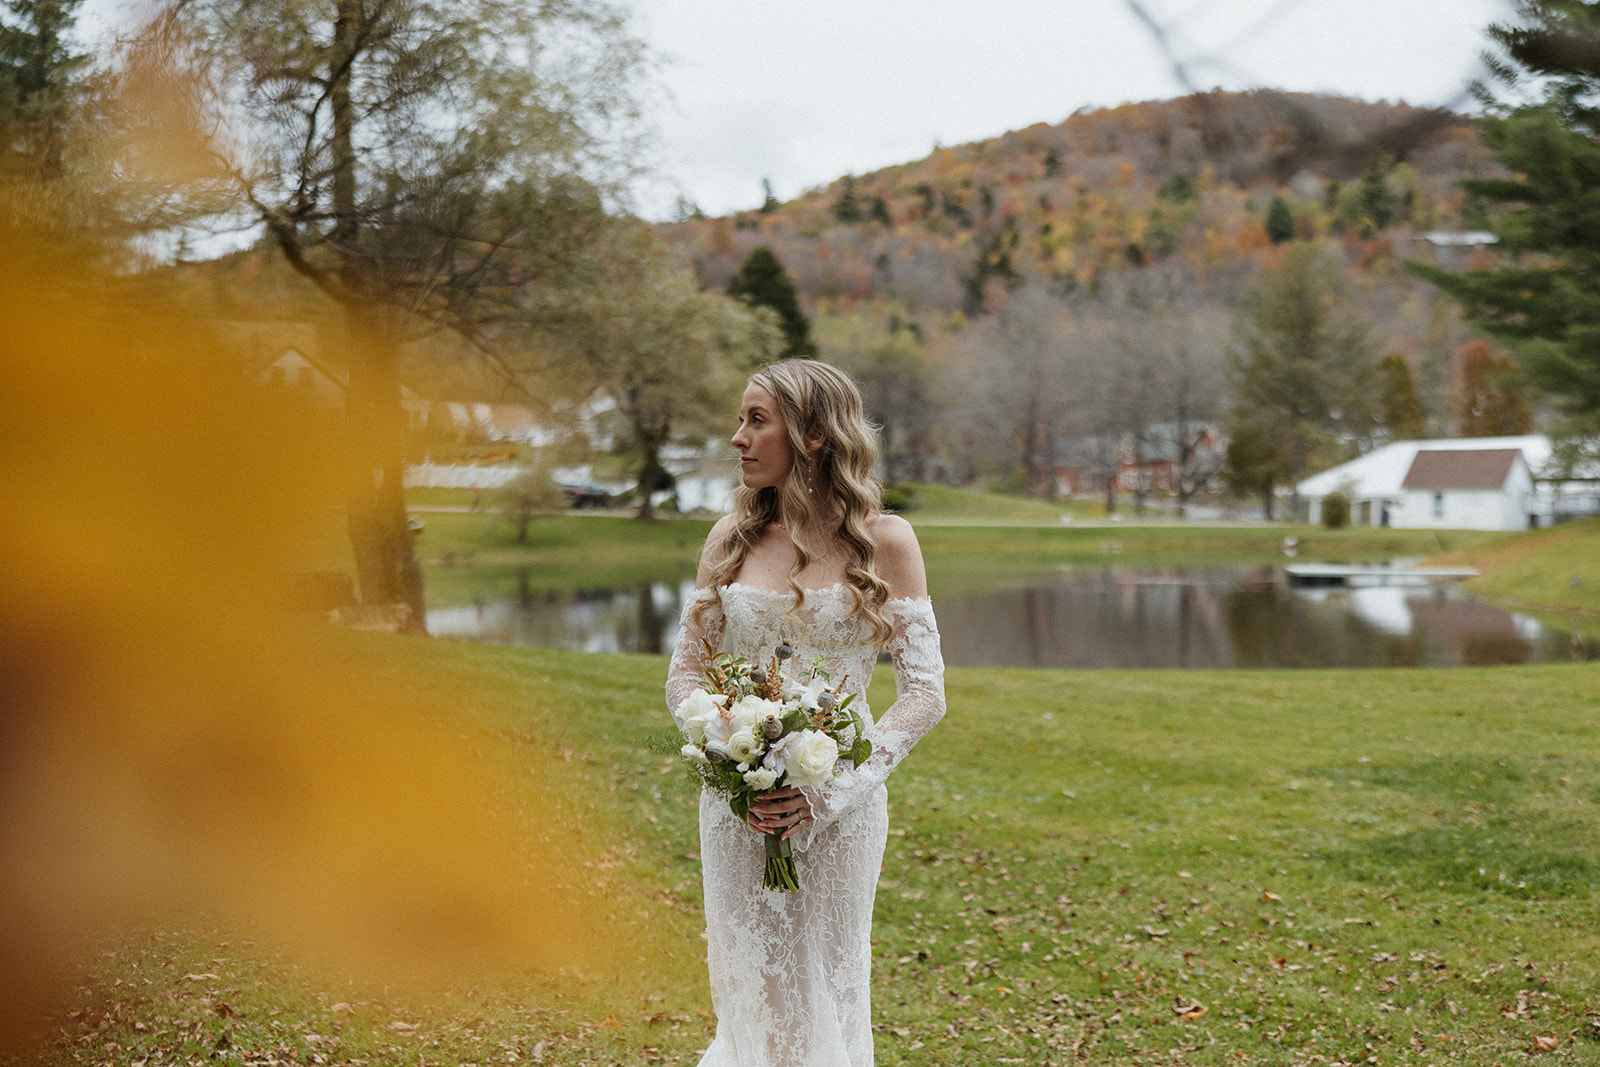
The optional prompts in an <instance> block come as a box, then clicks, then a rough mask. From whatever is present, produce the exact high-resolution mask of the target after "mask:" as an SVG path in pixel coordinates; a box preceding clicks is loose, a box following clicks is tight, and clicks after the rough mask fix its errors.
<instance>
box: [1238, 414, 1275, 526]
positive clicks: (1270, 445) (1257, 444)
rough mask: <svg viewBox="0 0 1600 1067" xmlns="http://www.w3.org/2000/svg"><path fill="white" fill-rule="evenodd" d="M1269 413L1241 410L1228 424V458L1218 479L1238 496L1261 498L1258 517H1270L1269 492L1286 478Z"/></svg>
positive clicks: (1270, 499) (1271, 503) (1271, 495)
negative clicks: (1230, 424) (1220, 477)
mask: <svg viewBox="0 0 1600 1067" xmlns="http://www.w3.org/2000/svg"><path fill="white" fill-rule="evenodd" d="M1275 434H1276V427H1274V426H1273V425H1272V420H1271V418H1270V415H1269V413H1266V412H1249V411H1244V410H1241V411H1239V412H1238V413H1236V414H1235V416H1234V419H1233V424H1232V426H1231V427H1230V428H1229V436H1228V459H1227V464H1226V465H1225V466H1224V467H1223V469H1222V480H1223V482H1224V483H1225V484H1226V485H1227V487H1228V488H1229V489H1230V490H1232V491H1233V492H1235V493H1238V494H1239V495H1240V496H1253V497H1255V498H1256V499H1257V500H1259V501H1260V502H1261V517H1262V518H1263V519H1266V520H1267V521H1268V522H1271V521H1272V505H1273V492H1274V490H1276V489H1277V487H1278V486H1279V485H1282V484H1283V483H1284V482H1286V481H1288V480H1289V476H1290V475H1289V464H1288V454H1287V453H1286V452H1285V451H1284V450H1283V449H1282V448H1280V447H1278V443H1277V441H1276V440H1275Z"/></svg>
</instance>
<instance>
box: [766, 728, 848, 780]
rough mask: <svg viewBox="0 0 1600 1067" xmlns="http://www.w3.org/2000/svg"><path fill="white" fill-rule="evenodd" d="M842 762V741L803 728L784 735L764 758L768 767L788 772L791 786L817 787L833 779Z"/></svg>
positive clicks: (817, 731)
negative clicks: (840, 751)
mask: <svg viewBox="0 0 1600 1067" xmlns="http://www.w3.org/2000/svg"><path fill="white" fill-rule="evenodd" d="M838 762H839V743H838V742H837V741H835V740H834V739H833V738H831V737H829V736H828V735H827V734H825V733H823V732H822V731H820V730H801V731H799V732H797V733H792V734H789V735H787V736H786V737H783V738H781V739H780V740H779V741H778V743H777V744H775V745H773V746H772V748H771V749H769V750H768V751H767V758H766V759H765V760H763V761H762V763H763V765H764V766H766V767H767V768H769V769H771V770H774V771H776V772H777V773H779V774H784V775H787V776H788V777H787V778H786V779H785V780H786V781H787V783H788V784H789V785H794V786H815V785H823V784H824V783H826V782H830V781H832V780H833V768H834V764H836V763H838Z"/></svg>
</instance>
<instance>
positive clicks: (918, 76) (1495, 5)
mask: <svg viewBox="0 0 1600 1067" xmlns="http://www.w3.org/2000/svg"><path fill="white" fill-rule="evenodd" d="M1138 2H1139V3H1140V4H1141V6H1142V8H1143V10H1144V11H1145V12H1146V13H1147V14H1148V15H1149V16H1150V19H1149V21H1145V20H1141V18H1140V17H1139V15H1138V13H1137V12H1136V11H1135V8H1134V5H1133V4H1132V3H1130V2H1129V0H987V2H979V0H633V4H632V8H633V11H634V18H635V30H636V32H637V33H639V34H640V35H641V36H642V37H643V38H644V39H645V40H646V41H647V42H648V43H649V44H650V46H651V47H652V48H653V50H654V52H655V54H656V55H657V57H658V59H660V60H662V61H663V64H664V65H663V67H662V69H661V71H660V73H659V82H660V84H661V86H662V88H664V90H665V92H663V93H660V94H659V95H658V96H657V98H656V101H655V105H654V119H655V122H656V124H657V126H658V128H659V130H660V134H661V139H660V143H659V159H658V161H657V164H658V165H657V167H656V172H657V177H656V178H655V179H654V180H653V181H650V182H648V183H645V184H644V185H641V187H640V191H639V204H638V207H639V210H640V211H641V212H642V213H644V214H645V215H647V216H649V217H651V218H666V217H669V216H670V215H671V214H672V211H673V208H674V206H675V205H676V203H677V199H678V197H679V196H680V195H682V196H684V197H686V198H687V199H688V200H690V201H693V202H694V203H696V204H698V205H699V206H700V207H701V208H702V209H703V210H705V211H706V212H708V213H710V214H717V215H720V214H726V213H728V212H731V211H736V210H739V209H741V208H753V207H756V206H758V205H759V204H760V203H761V180H762V178H764V177H765V178H769V179H770V180H771V181H772V184H773V187H774V189H775V191H776V193H777V195H778V197H779V198H780V199H788V198H790V197H793V196H797V195H798V194H799V193H801V192H802V191H804V190H805V189H807V188H810V187H813V186H818V185H823V184H826V183H827V182H828V181H830V180H832V179H834V178H836V177H838V176H839V175H842V174H846V173H855V174H860V173H863V172H865V171H870V170H873V169H876V168H878V167H882V166H886V165H889V164H893V163H903V162H908V161H910V160H914V159H920V158H922V157H923V156H925V155H927V154H928V152H929V151H930V150H931V149H932V148H933V147H934V145H935V144H944V145H954V144H960V143H962V142H965V141H973V140H980V139H983V138H987V137H993V136H996V135H998V134H1001V133H1004V132H1005V131H1007V130H1015V129H1021V128H1023V127H1025V126H1030V125H1032V124H1034V123H1036V122H1047V123H1057V122H1060V121H1061V120H1063V119H1065V118H1066V117H1067V116H1068V115H1070V114H1072V113H1073V112H1074V111H1076V110H1078V109H1079V108H1084V107H1101V106H1112V105H1116V104H1119V103H1123V102H1127V101H1137V100H1152V99H1164V98H1167V97H1172V96H1177V95H1181V94H1183V93H1185V92H1187V91H1189V90H1188V88H1187V87H1186V86H1185V81H1184V77H1186V79H1187V82H1188V85H1191V86H1194V87H1196V88H1199V89H1210V88H1214V87H1217V86H1221V87H1223V88H1227V89H1244V88H1251V87H1268V88H1276V89H1291V90H1303V91H1309V92H1328V93H1339V94H1343V95H1348V96H1354V97H1359V98H1362V99H1366V100H1389V101H1398V100H1405V101H1406V102H1408V103H1411V104H1417V105H1441V104H1451V105H1454V106H1456V107H1458V108H1461V109H1463V110H1464V109H1466V108H1467V107H1468V101H1467V100H1465V99H1464V98H1463V97H1462V89H1463V87H1464V86H1465V84H1466V83H1467V82H1468V81H1469V80H1470V79H1471V78H1472V77H1474V76H1475V75H1476V74H1478V73H1479V69H1480V68H1479V63H1478V55H1479V53H1480V52H1481V51H1482V50H1483V48H1484V47H1485V45H1486V43H1487V39H1486V38H1485V36H1484V28H1485V27H1486V26H1487V25H1488V24H1489V23H1491V22H1494V21H1508V20H1509V19H1510V18H1511V17H1512V14H1513V5H1512V2H1511V0H1138ZM1152 24H1154V26H1156V27H1159V32H1158V31H1157V30H1156V29H1154V28H1153V26H1152ZM1180 68H1181V69H1182V70H1183V72H1184V76H1180V74H1179V72H1178V71H1179V69H1180Z"/></svg>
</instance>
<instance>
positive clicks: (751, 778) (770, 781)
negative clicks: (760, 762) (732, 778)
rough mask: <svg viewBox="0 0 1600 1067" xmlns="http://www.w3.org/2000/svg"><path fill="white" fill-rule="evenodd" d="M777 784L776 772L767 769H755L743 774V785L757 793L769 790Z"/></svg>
mask: <svg viewBox="0 0 1600 1067" xmlns="http://www.w3.org/2000/svg"><path fill="white" fill-rule="evenodd" d="M777 783H778V772H777V771H775V770H772V769H771V768H769V767H757V768H756V769H755V770H753V771H745V772H744V784H745V785H747V786H749V787H750V788H751V789H754V790H755V791H756V792H757V793H760V792H762V791H763V790H767V789H771V788H772V787H773V786H774V785H776V784H777Z"/></svg>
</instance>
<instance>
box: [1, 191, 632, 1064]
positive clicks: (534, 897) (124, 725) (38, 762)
mask: <svg viewBox="0 0 1600 1067" xmlns="http://www.w3.org/2000/svg"><path fill="white" fill-rule="evenodd" d="M0 244H3V245H4V247H5V248H6V254H5V256H4V257H0V323H3V324H4V326H3V328H0V396H4V397H5V399H6V408H7V411H6V416H5V418H4V420H3V422H0V561H3V562H0V567H3V568H4V573H3V574H0V590H3V591H4V592H3V594H0V635H3V636H0V674H3V677H4V679H5V681H4V689H5V693H6V699H7V708H6V712H5V717H4V719H3V722H0V1055H4V1054H5V1053H6V1052H8V1051H12V1050H15V1048H16V1047H17V1043H18V1042H19V1041H20V1040H21V1039H22V1036H23V1035H24V1034H26V1033H27V1032H28V1031H29V1030H31V1029H32V1028H33V1027H34V1026H35V1025H36V1022H37V1020H38V1019H39V1017H40V1012H41V1011H44V1010H46V1009H47V1008H48V1007H49V1006H50V998H51V994H52V990H53V986H52V976H54V975H59V974H60V973H62V970H63V968H65V967H67V966H69V965H70V961H71V960H72V958H73V956H74V954H75V953H76V952H78V951H80V950H81V949H82V948H84V947H86V946H87V945H88V944H90V943H92V941H93V940H94V939H95V938H97V937H99V936H102V935H104V934H105V933H107V932H108V931H109V930H111V929H113V928H114V927H115V926H116V925H117V924H123V923H129V922H148V921H155V920H159V919H163V918H168V917H170V916H171V915H172V914H173V913H174V912H182V911H186V910H188V909H191V908H196V907H201V908H205V909H206V910H207V911H209V912H211V913H221V914H225V915H230V916H233V917H236V918H238V919H239V920H241V921H243V922H246V923H248V924H249V925H250V926H251V927H252V928H254V929H262V930H266V931H268V932H269V933H270V935H271V936H273V937H275V938H277V939H278V940H280V941H281V942H282V943H283V944H285V945H287V946H289V947H291V948H299V949H301V950H305V951H307V952H309V953H311V954H312V955H313V956H314V957H315V958H317V959H320V960H324V961H326V962H331V963H335V964H340V965H344V966H347V967H351V968H354V969H355V970H356V971H357V972H358V973H364V974H367V975H369V976H381V977H382V978H383V980H384V981H386V982H388V981H393V980H396V979H407V978H410V979H416V980H418V981H421V982H424V983H426V982H432V981H434V980H437V979H443V978H447V977H449V976H451V975H452V974H453V973H455V972H456V971H457V969H458V968H462V967H469V968H472V969H474V970H477V969H480V968H483V967H486V966H494V965H496V964H502V963H504V964H511V965H513V966H515V967H517V968H518V969H521V968H525V967H529V966H538V967H545V968H558V967H561V966H564V965H568V964H572V963H574V962H576V961H579V960H582V961H583V962H584V964H585V967H586V968H587V969H590V970H597V969H599V968H603V967H605V966H606V965H607V964H606V962H605V960H606V956H605V953H606V951H607V950H606V945H605V939H604V938H603V937H601V936H598V935H596V934H595V933H594V931H595V930H596V928H597V925H598V924H597V923H596V922H594V921H592V918H591V917H590V916H589V915H587V914H586V913H585V912H584V910H583V906H582V905H581V904H580V903H577V902H576V901H577V900H578V899H579V898H580V897H581V895H582V894H581V893H577V892H574V890H573V887H574V886H575V885H576V884H577V883H578V882H579V881H581V879H580V878H579V877H578V876H577V875H576V874H575V873H574V872H576V871H581V869H582V868H581V860H580V859H579V858H577V857H572V856H568V855H566V854H565V842H567V841H569V840H570V837H568V836H567V835H566V834H565V833H552V834H551V835H549V837H550V838H551V839H546V840H540V841H530V840H527V839H526V834H525V833H521V834H520V835H519V831H518V830H517V829H516V828H515V826H514V825H513V822H512V819H511V818H510V815H509V813H508V810H507V809H509V808H510V807H512V805H511V804H509V803H508V802H507V798H505V797H504V796H499V797H497V796H496V795H495V792H494V787H493V786H492V785H491V784H490V782H489V780H488V778H487V777H486V776H485V775H484V774H483V772H482V769H481V766H482V765H481V764H477V765H475V764H474V761H473V757H472V754H471V753H470V752H468V751H466V749H465V746H464V745H463V744H462V743H461V742H460V741H459V739H458V738H457V736H456V733H455V731H454V730H453V729H447V728H445V727H444V726H443V725H441V724H439V723H438V722H436V721H434V720H435V719H436V717H437V716H436V715H427V714H424V713H423V709H422V708H419V707H416V706H414V703H415V702H414V701H413V700H412V699H411V698H410V697H409V696H408V694H407V693H405V692H397V691H393V689H392V687H391V685H390V684H388V683H386V682H385V680H384V679H383V678H382V677H378V676H373V672H372V669H370V668H368V669H362V668H361V667H359V666H357V665H352V664H350V663H348V662H335V661H333V659H332V658H331V657H330V656H329V655H328V654H327V653H326V652H324V651H323V649H325V648H326V647H327V644H328V640H327V639H328V635H329V634H331V631H325V630H320V629H318V628H317V626H318V625H319V624H316V623H311V624H308V623H307V622H306V621H305V620H303V619H301V620H296V619H295V618H293V617H292V616H290V615H289V614H288V613H287V612H286V610H284V608H283V606H282V605H283V604H284V602H285V601H286V599H287V597H286V593H287V589H288V585H289V579H290V576H291V575H292V574H294V573H295V572H296V571H297V570H298V569H303V568H304V564H305V561H306V560H307V559H308V558H310V552H311V550H309V549H308V548H307V545H308V543H310V542H311V541H313V540H314V539H315V537H316V531H317V530H318V529H319V527H323V526H325V525H326V522H327V515H328V510H329V508H330V507H335V506H337V505H336V500H337V491H336V483H337V482H338V480H339V477H338V476H339V472H338V471H337V470H335V469H334V468H335V467H336V466H337V464H336V463H334V462H332V461H331V457H330V456H329V455H328V454H327V453H326V451H325V450H326V447H327V438H326V435H324V436H322V437H321V438H319V437H317V436H316V435H312V434H305V433H301V432H299V429H298V427H297V424H296V422H295V418H294V415H293V413H292V412H288V411H284V410H281V409H280V408H279V407H278V406H276V405H273V404H270V403H265V402H263V398H262V395H261V394H260V393H259V392H257V391H254V390H253V389H252V387H250V386H248V385H246V384H245V382H244V381H243V380H242V378H241V377H240V375H239V374H238V372H237V371H236V370H235V369H234V368H233V367H232V366H231V365H230V364H229V363H228V361H226V360H224V359H222V358H220V355H219V353H218V351H217V347H216V345H215V343H214V341H213V339H212V338H211V337H210V335H209V331H208V330H207V329H206V328H204V326H203V325H202V324H200V323H197V322H195V321H191V320H190V319H189V318H188V317H186V316H185V315H183V314H181V313H179V312H177V311H176V310H174V309H171V308H163V307H162V300H161V298H160V294H159V292H157V291H154V290H153V289H152V288H151V287H150V283H148V282H141V281H140V280H138V279H136V278H128V277H115V276H110V275H108V274H104V273H100V272H99V271H98V270H96V269H93V268H90V267H87V266H84V265H83V263H82V262H77V261H73V260H70V259H68V258H66V257H65V256H63V255H62V254H61V253H60V251H59V246H58V244H57V243H55V242H50V241H45V240H40V239H38V238H37V237H36V236H30V235H29V233H28V232H27V231H26V230H25V229H24V228H23V227H21V226H19V225H18V223H17V218H16V215H15V214H14V213H12V214H8V213H7V212H6V211H5V210H4V205H3V204H0ZM319 449H320V450H319ZM392 640H395V641H401V640H410V639H405V638H393V639H392ZM540 747H541V746H532V747H530V749H529V750H528V752H527V753H525V754H524V755H525V758H526V759H527V761H528V762H529V763H530V764H531V766H530V769H531V770H532V771H533V780H534V782H535V783H540V785H536V786H531V787H529V789H528V790H519V793H518V799H519V800H520V801H522V802H523V803H525V804H527V805H528V806H529V807H533V806H535V805H538V804H539V803H540V796H541V794H540V792H539V789H540V788H548V789H549V790H554V789H558V788H559V783H560V775H559V772H557V771H553V770H551V769H549V768H547V767H545V766H543V765H542V764H541V763H539V756H538V754H537V751H536V750H537V749H539V748H540ZM544 795H549V794H548V793H547V794H544ZM558 807H560V808H564V809H565V810H570V807H568V806H565V805H556V804H555V803H551V805H550V808H549V810H551V811H555V810H558ZM564 829H565V828H563V830H564ZM557 837H559V838H560V840H559V841H557V840H553V839H554V838H557ZM631 950H632V951H634V952H638V951H643V949H642V948H641V947H640V946H637V945H635V946H631Z"/></svg>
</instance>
